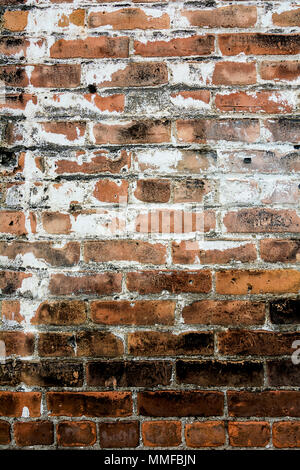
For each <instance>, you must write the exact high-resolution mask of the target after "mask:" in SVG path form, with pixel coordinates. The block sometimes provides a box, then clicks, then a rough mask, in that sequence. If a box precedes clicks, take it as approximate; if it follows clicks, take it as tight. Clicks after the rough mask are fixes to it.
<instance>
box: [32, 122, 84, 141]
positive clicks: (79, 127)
mask: <svg viewBox="0 0 300 470" xmlns="http://www.w3.org/2000/svg"><path fill="white" fill-rule="evenodd" d="M41 125H42V128H43V131H45V132H46V133H50V134H59V135H63V136H64V137H65V139H66V140H68V141H70V142H74V141H76V139H78V138H79V136H80V137H83V136H84V133H85V128H86V123H85V122H81V121H70V122H63V121H50V122H42V123H41Z"/></svg>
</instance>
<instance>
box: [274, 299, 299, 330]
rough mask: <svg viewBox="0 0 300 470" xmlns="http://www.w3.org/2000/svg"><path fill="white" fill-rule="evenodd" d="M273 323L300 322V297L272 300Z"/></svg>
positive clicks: (291, 323) (288, 323)
mask: <svg viewBox="0 0 300 470" xmlns="http://www.w3.org/2000/svg"><path fill="white" fill-rule="evenodd" d="M270 317H271V321H272V323H276V324H279V325H294V324H298V323H300V298H299V299H298V298H295V299H277V300H273V301H271V302H270Z"/></svg>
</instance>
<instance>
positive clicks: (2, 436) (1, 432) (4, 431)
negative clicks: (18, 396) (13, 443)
mask: <svg viewBox="0 0 300 470" xmlns="http://www.w3.org/2000/svg"><path fill="white" fill-rule="evenodd" d="M9 443H10V424H9V423H8V422H7V421H0V444H1V445H7V444H9Z"/></svg>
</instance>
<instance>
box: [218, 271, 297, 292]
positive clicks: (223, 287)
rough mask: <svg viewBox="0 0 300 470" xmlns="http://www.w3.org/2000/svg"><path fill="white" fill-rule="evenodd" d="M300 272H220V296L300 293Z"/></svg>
mask: <svg viewBox="0 0 300 470" xmlns="http://www.w3.org/2000/svg"><path fill="white" fill-rule="evenodd" d="M299 286H300V272H299V271H296V270H294V269H285V270H284V269H277V270H272V271H264V270H257V271H255V270H252V271H239V270H238V271H231V270H230V271H220V272H218V273H217V274H216V290H217V292H218V293H219V294H233V295H238V294H267V293H270V294H283V293H295V292H298V291H299Z"/></svg>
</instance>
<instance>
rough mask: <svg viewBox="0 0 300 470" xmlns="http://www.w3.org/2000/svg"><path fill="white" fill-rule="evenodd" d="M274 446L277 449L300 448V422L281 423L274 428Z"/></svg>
mask: <svg viewBox="0 0 300 470" xmlns="http://www.w3.org/2000/svg"><path fill="white" fill-rule="evenodd" d="M272 434H273V444H274V446H275V447H277V448H295V447H300V423H299V421H280V422H278V423H274V424H273V427H272Z"/></svg>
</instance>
